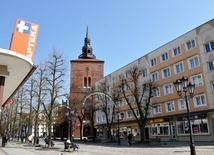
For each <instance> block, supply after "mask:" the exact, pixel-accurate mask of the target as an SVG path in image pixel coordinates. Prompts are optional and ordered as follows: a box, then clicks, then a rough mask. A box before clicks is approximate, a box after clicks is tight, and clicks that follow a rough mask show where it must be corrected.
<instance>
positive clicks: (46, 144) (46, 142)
mask: <svg viewBox="0 0 214 155" xmlns="http://www.w3.org/2000/svg"><path fill="white" fill-rule="evenodd" d="M44 141H45V147H46V146H48V139H47V138H45V139H44ZM52 146H54V143H53V141H52V140H51V147H52Z"/></svg>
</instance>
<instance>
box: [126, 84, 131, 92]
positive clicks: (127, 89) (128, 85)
mask: <svg viewBox="0 0 214 155" xmlns="http://www.w3.org/2000/svg"><path fill="white" fill-rule="evenodd" d="M129 90H130V84H129V83H127V84H126V91H129Z"/></svg>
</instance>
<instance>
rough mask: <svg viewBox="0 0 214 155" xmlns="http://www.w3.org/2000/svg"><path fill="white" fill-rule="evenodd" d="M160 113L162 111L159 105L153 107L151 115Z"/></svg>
mask: <svg viewBox="0 0 214 155" xmlns="http://www.w3.org/2000/svg"><path fill="white" fill-rule="evenodd" d="M161 112H162V109H161V105H160V104H157V105H154V106H153V113H154V114H159V113H161Z"/></svg>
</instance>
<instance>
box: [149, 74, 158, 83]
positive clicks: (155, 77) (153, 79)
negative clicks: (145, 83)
mask: <svg viewBox="0 0 214 155" xmlns="http://www.w3.org/2000/svg"><path fill="white" fill-rule="evenodd" d="M151 78H152V79H151V80H152V82H155V81H158V72H155V73H152V74H151Z"/></svg>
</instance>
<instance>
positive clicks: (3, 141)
mask: <svg viewBox="0 0 214 155" xmlns="http://www.w3.org/2000/svg"><path fill="white" fill-rule="evenodd" d="M1 136H2V147H5V144H6V143H7V137H8V135H7V130H4V132H3V133H2V135H1Z"/></svg>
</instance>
